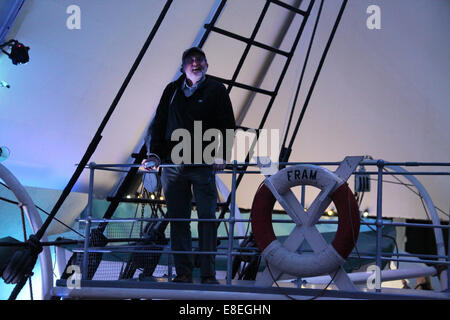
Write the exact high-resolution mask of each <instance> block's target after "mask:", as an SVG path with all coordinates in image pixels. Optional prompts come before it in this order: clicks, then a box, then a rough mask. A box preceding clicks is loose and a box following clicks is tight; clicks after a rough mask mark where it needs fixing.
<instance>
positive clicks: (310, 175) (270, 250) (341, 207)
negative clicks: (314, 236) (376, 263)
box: [251, 165, 360, 277]
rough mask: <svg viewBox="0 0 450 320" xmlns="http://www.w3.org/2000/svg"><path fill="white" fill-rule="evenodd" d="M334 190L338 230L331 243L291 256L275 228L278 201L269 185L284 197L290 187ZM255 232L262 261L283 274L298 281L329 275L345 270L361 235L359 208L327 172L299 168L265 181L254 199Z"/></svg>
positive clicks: (333, 196)
mask: <svg viewBox="0 0 450 320" xmlns="http://www.w3.org/2000/svg"><path fill="white" fill-rule="evenodd" d="M330 184H333V185H334V187H333V189H332V190H331V192H330V195H329V197H330V198H331V199H332V201H333V202H334V204H335V206H336V210H337V212H338V228H337V232H336V235H335V237H334V239H333V241H332V242H331V244H328V245H327V246H325V247H324V248H323V250H321V251H320V252H314V253H303V254H298V253H296V252H290V251H288V250H287V249H286V248H284V247H283V245H282V244H281V243H280V242H279V241H278V240H277V238H276V236H275V232H274V230H273V226H272V211H273V207H274V205H275V202H276V198H275V196H274V195H273V193H272V192H271V191H270V189H269V188H268V186H267V185H270V186H271V188H272V189H275V190H276V191H277V192H278V194H279V195H281V196H283V194H284V193H286V192H287V191H288V190H289V189H290V188H291V187H295V186H298V185H311V186H314V187H317V188H319V189H321V190H324V189H325V188H327V187H328V186H329V185H330ZM251 224H252V232H253V235H254V237H255V240H256V244H257V246H258V248H259V249H260V250H261V251H262V255H263V257H264V258H265V259H266V261H267V262H268V263H269V264H270V265H273V266H276V267H277V268H279V270H280V271H282V272H284V273H287V274H290V275H293V276H298V277H311V276H317V275H321V274H327V273H330V272H332V271H335V270H336V269H337V268H339V267H340V266H342V265H343V264H344V262H345V259H346V258H347V257H348V255H349V254H350V252H351V251H352V250H353V248H354V246H355V244H356V241H357V239H358V235H359V227H360V217H359V208H358V204H357V202H356V200H355V197H354V196H353V193H352V192H351V190H350V188H349V187H348V184H347V183H346V182H345V181H343V180H342V179H340V178H339V177H338V176H337V175H335V174H334V173H333V172H331V171H329V170H328V169H325V168H322V167H318V166H314V165H297V166H292V167H288V168H285V169H283V170H280V171H279V172H277V173H276V174H275V175H273V176H271V177H269V178H267V179H266V181H265V183H264V184H263V185H262V186H261V187H260V188H259V189H258V191H257V192H256V195H255V197H254V199H253V204H252V209H251Z"/></svg>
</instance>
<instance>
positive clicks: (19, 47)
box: [0, 40, 30, 65]
mask: <svg viewBox="0 0 450 320" xmlns="http://www.w3.org/2000/svg"><path fill="white" fill-rule="evenodd" d="M4 47H11V52H7V51H5V50H4V49H3V48H4ZM0 48H1V49H2V52H3V53H4V54H6V55H7V56H8V57H9V58H10V59H11V61H12V63H13V64H14V65H18V64H25V63H27V62H28V61H30V56H29V55H28V51H29V50H30V47H27V46H25V45H24V44H23V43H20V42H19V41H17V40H9V41H8V42H5V43H3V44H1V45H0Z"/></svg>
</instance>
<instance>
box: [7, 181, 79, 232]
mask: <svg viewBox="0 0 450 320" xmlns="http://www.w3.org/2000/svg"><path fill="white" fill-rule="evenodd" d="M0 184H1V185H2V186H4V187H5V188H7V189H8V190H11V189H10V188H9V187H8V186H7V185H6V184H4V183H3V182H1V181H0ZM0 200H3V201H5V202H8V203H11V204H15V205H19V202H17V201H14V200H10V199H6V198H3V197H0ZM34 206H35V207H36V209H38V210H40V211H42V212H43V213H45V214H46V215H47V216H49V215H50V213H48V212H47V211H45V210H44V209H42V208H41V207H39V206H37V205H36V204H35V205H34ZM54 219H55V221H57V222H59V223H61V224H62V225H63V226H65V227H66V228H67V229H69V230H71V231H73V232H75V233H77V234H78V235H79V236H81V237H83V238H84V235H82V234H81V233H79V232H78V231H76V230H75V229H73V228H72V227H69V226H68V225H67V224H65V223H64V222H62V221H61V220H59V219H57V218H56V217H55V218H54Z"/></svg>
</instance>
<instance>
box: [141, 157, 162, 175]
mask: <svg viewBox="0 0 450 320" xmlns="http://www.w3.org/2000/svg"><path fill="white" fill-rule="evenodd" d="M160 164H161V160H160V159H159V157H158V156H157V155H156V154H154V153H152V154H150V155H149V156H148V157H147V159H144V160H142V166H143V167H144V170H147V171H153V170H158V167H159V165H160Z"/></svg>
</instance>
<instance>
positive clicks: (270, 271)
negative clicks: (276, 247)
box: [266, 261, 297, 300]
mask: <svg viewBox="0 0 450 320" xmlns="http://www.w3.org/2000/svg"><path fill="white" fill-rule="evenodd" d="M266 266H267V270H269V273H270V277H271V278H272V280H273V282H275V284H276V286H277V287H278V289H280V290H281V291H282V293H283V295H284V296H286V297H288V298H289V299H291V300H297V299H295V298H293V297H291V296H290V295H288V294H287V293H284V292H283V291H284V290H283V289H282V288H281V287H280V286H279V285H278V282H277V280H275V277H274V276H273V274H272V270H270V266H269V263H268V262H267V261H266Z"/></svg>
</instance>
